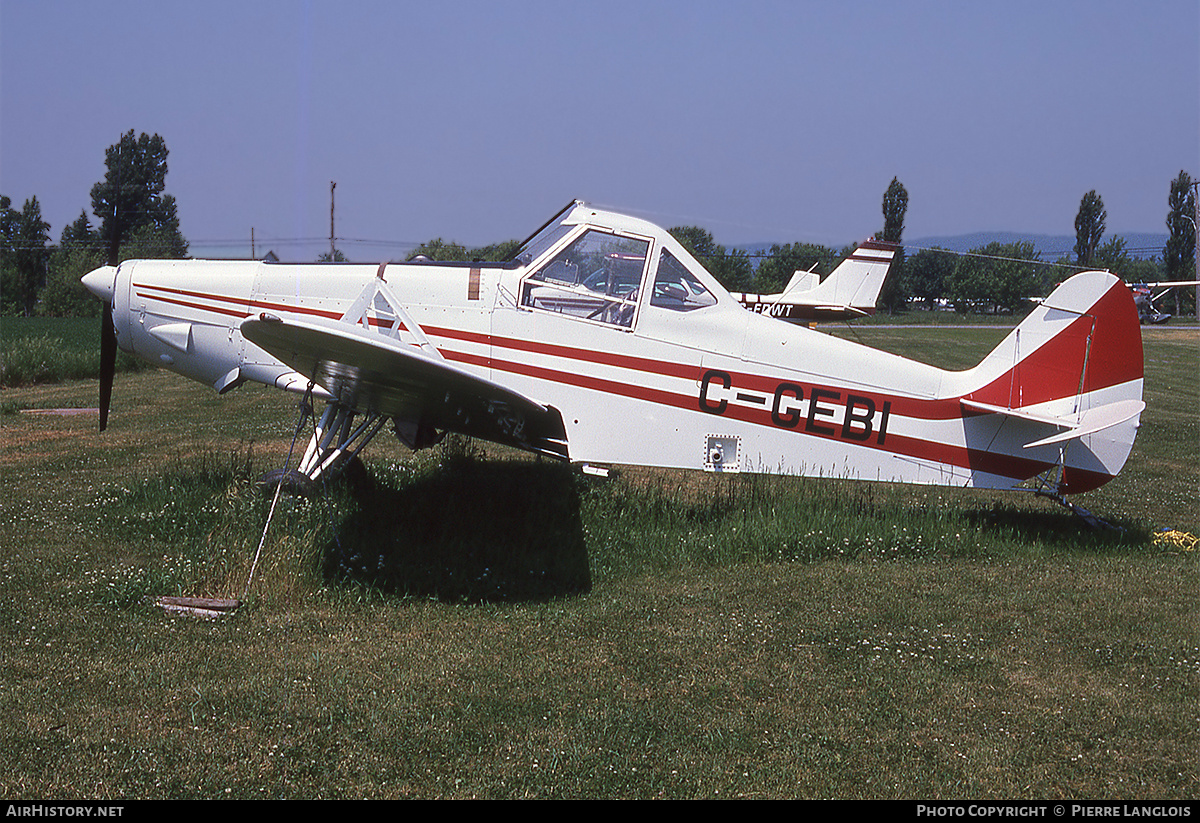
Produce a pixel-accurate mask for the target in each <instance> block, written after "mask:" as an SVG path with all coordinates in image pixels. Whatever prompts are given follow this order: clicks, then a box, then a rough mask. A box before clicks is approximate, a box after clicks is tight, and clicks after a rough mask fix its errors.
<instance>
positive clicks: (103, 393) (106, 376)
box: [100, 301, 117, 431]
mask: <svg viewBox="0 0 1200 823" xmlns="http://www.w3.org/2000/svg"><path fill="white" fill-rule="evenodd" d="M112 308H113V306H112V303H111V302H109V301H105V303H104V322H103V325H102V326H101V330H100V431H104V429H105V428H106V427H107V426H108V406H109V403H110V402H111V401H112V387H113V375H114V373H115V372H116V370H117V329H116V327H115V326H114V325H113V319H112Z"/></svg>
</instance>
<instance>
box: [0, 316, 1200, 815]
mask: <svg viewBox="0 0 1200 823" xmlns="http://www.w3.org/2000/svg"><path fill="white" fill-rule="evenodd" d="M1003 333H1004V330H1002V329H988V330H967V329H937V330H914V329H885V328H880V329H856V331H855V332H854V334H856V335H858V336H859V338H860V339H862V340H863V341H864V342H867V343H870V344H872V345H879V346H881V347H883V348H889V349H892V350H896V351H899V352H900V353H902V354H906V355H908V356H914V357H918V358H929V359H932V360H933V362H946V363H951V364H952V365H953V364H955V363H956V364H957V365H961V366H966V365H969V364H970V363H972V362H974V361H975V360H977V359H978V357H979V356H980V355H981V354H982V353H983V352H984V351H986V350H987V349H988V348H990V347H991V346H992V345H994V343H995V342H996V341H997V340H998V339H999V337H1001V336H1002V335H1003ZM1145 337H1146V363H1147V389H1146V396H1147V402H1148V404H1149V407H1148V409H1147V412H1146V414H1145V415H1144V417H1143V421H1144V425H1143V427H1142V430H1141V432H1140V434H1139V439H1138V443H1137V445H1136V446H1135V450H1134V453H1133V455H1132V456H1131V459H1130V462H1129V464H1128V466H1127V468H1126V470H1125V472H1123V473H1122V475H1121V476H1120V477H1119V478H1118V479H1117V480H1116V481H1114V482H1113V483H1110V484H1109V485H1108V486H1106V487H1104V488H1103V489H1101V490H1099V491H1097V492H1095V493H1091V494H1089V495H1084V496H1083V498H1082V499H1081V500H1080V501H1079V502H1080V503H1081V504H1082V505H1084V506H1085V507H1087V508H1089V509H1090V510H1092V511H1094V512H1095V513H1096V514H1098V515H1100V516H1103V517H1106V518H1107V519H1109V520H1112V521H1114V522H1117V523H1119V524H1121V525H1122V526H1124V527H1125V529H1126V530H1125V532H1124V533H1123V534H1102V533H1096V532H1093V531H1091V530H1090V529H1088V528H1087V527H1086V526H1085V525H1084V524H1083V523H1082V522H1081V521H1080V520H1079V519H1077V518H1074V517H1073V516H1071V515H1070V514H1069V513H1067V512H1065V511H1064V510H1062V509H1060V508H1059V507H1057V506H1055V505H1053V504H1051V503H1047V502H1046V501H1043V500H1037V499H1034V498H1027V497H1023V496H1013V495H1002V494H991V493H985V492H974V491H963V490H946V489H925V488H916V487H905V486H890V485H874V484H856V483H845V482H838V481H815V480H803V479H796V478H766V477H750V476H743V477H734V478H729V477H717V476H712V475H703V474H695V473H675V472H652V471H645V470H632V469H630V470H626V471H624V472H622V473H621V474H620V476H619V477H617V478H613V479H609V480H598V479H595V478H585V477H583V476H581V475H579V474H577V473H575V472H573V471H571V470H569V469H567V468H565V467H562V466H558V465H554V464H549V463H545V462H537V461H532V460H528V459H525V458H524V457H522V456H519V455H514V454H511V453H507V452H499V451H493V450H490V449H488V450H483V449H481V448H480V447H478V446H477V445H476V444H471V443H463V442H462V441H451V442H450V443H449V445H448V446H447V447H445V448H439V449H437V450H433V451H431V452H426V453H422V454H421V455H418V456H415V457H413V456H409V455H407V454H406V453H405V452H404V450H403V449H401V448H400V447H399V446H397V445H395V444H394V443H388V442H386V440H385V439H384V438H383V437H382V436H381V438H380V440H379V441H378V442H377V443H376V444H374V445H373V446H372V448H371V449H370V452H369V456H370V460H369V465H370V468H371V470H372V474H373V476H374V485H372V486H366V487H362V486H360V487H358V488H356V489H353V490H350V489H340V490H336V491H332V492H331V493H330V494H329V495H326V496H318V497H316V498H313V499H310V500H291V499H288V500H285V501H284V503H283V504H282V506H281V508H280V509H279V510H278V511H277V513H276V516H275V521H274V522H273V524H272V528H271V531H270V533H269V535H268V540H267V541H266V544H265V546H264V553H263V558H262V560H261V561H260V564H259V567H258V569H257V571H256V577H255V585H254V587H253V588H252V589H251V591H250V596H249V602H248V604H247V606H245V607H244V608H243V609H241V610H239V611H238V612H237V613H236V614H234V615H232V616H230V617H227V618H222V619H220V620H202V619H196V618H191V617H179V616H171V615H168V614H165V613H163V612H161V611H158V610H157V609H155V608H154V607H153V606H151V605H148V604H147V601H146V598H147V596H152V595H159V594H189V595H217V596H235V597H240V596H242V594H243V591H244V587H245V584H246V581H247V577H248V572H249V568H250V564H251V561H252V558H253V555H254V552H255V549H256V548H257V545H258V541H259V538H260V535H261V528H262V524H263V522H264V519H265V516H266V511H267V506H268V501H267V500H265V499H264V498H263V497H262V495H261V494H260V493H259V492H258V490H257V488H256V484H255V479H256V478H257V476H258V474H259V473H261V472H262V471H265V470H266V469H267V468H272V467H275V466H277V465H279V464H280V463H281V462H282V460H283V458H284V455H285V454H286V452H287V449H288V445H289V441H290V437H291V433H292V427H293V424H294V413H295V409H294V406H295V399H294V398H290V397H287V396H284V395H282V394H280V393H276V392H269V391H266V390H261V389H255V388H250V387H247V388H243V389H240V390H238V391H236V392H232V393H231V394H229V395H226V396H225V397H217V396H215V394H213V393H212V392H211V391H209V390H207V389H206V388H204V387H200V386H195V385H193V384H190V383H187V382H185V381H183V380H182V379H180V378H178V377H175V376H173V375H169V374H164V373H160V372H146V373H140V374H132V375H122V376H120V377H118V380H117V385H116V387H115V392H114V404H113V417H112V419H111V422H110V428H109V430H108V431H107V432H105V433H104V434H103V435H100V434H97V433H96V432H95V425H96V420H95V418H94V417H89V416H87V415H83V416H56V415H32V414H24V413H21V414H7V415H3V416H0V444H2V446H0V491H2V493H3V495H2V498H0V518H2V522H3V524H4V526H3V529H0V546H2V551H0V637H2V638H3V640H2V642H3V644H4V647H5V648H6V649H7V650H8V651H7V652H6V653H5V655H4V662H3V665H2V666H0V708H2V710H3V713H4V716H5V718H6V722H5V723H4V724H3V725H0V796H3V797H4V798H6V799H18V798H29V797H34V796H37V797H42V798H46V797H52V798H54V797H67V796H70V797H76V798H116V797H130V798H137V797H239V798H240V797H268V798H276V797H445V798H451V797H488V798H515V797H630V798H649V797H664V798H686V797H883V798H905V797H908V798H995V799H1013V798H1067V797H1074V798H1079V797H1092V798H1131V799H1139V798H1153V799H1164V798H1167V799H1170V798H1179V799H1186V798H1193V797H1195V796H1196V795H1197V792H1198V791H1200V779H1198V777H1197V772H1196V769H1195V762H1196V752H1197V751H1198V750H1200V733H1198V731H1197V730H1198V728H1200V724H1198V723H1197V720H1198V717H1197V708H1198V704H1197V698H1196V695H1197V694H1198V691H1197V686H1200V638H1198V636H1197V624H1196V618H1195V614H1196V600H1197V597H1196V592H1197V583H1198V582H1200V580H1198V575H1197V564H1196V552H1195V551H1194V550H1188V546H1187V545H1185V544H1182V543H1173V542H1169V541H1163V540H1161V539H1160V538H1158V537H1157V536H1156V532H1157V531H1158V530H1159V529H1161V528H1164V527H1170V528H1173V529H1175V530H1177V531H1178V532H1183V533H1191V534H1200V523H1198V522H1197V520H1198V515H1197V506H1196V505H1195V504H1196V499H1197V496H1196V490H1197V480H1198V478H1200V469H1198V468H1197V466H1196V463H1195V443H1196V442H1197V437H1196V435H1197V423H1196V420H1197V408H1198V406H1197V399H1198V397H1197V395H1198V384H1200V381H1198V374H1197V352H1198V351H1200V336H1198V333H1197V332H1196V331H1195V330H1174V329H1167V330H1147V331H1146V333H1145ZM952 358H958V360H957V361H953V362H952ZM95 391H96V387H95V382H94V381H74V382H65V383H60V384H57V385H53V386H40V387H32V388H22V389H10V390H6V391H5V392H3V393H2V394H0V399H7V398H8V397H13V398H14V400H13V402H15V403H16V404H17V405H19V406H20V407H21V408H43V409H44V408H59V407H87V406H89V405H94V402H95V401H94V397H95Z"/></svg>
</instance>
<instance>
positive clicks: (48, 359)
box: [0, 317, 152, 388]
mask: <svg viewBox="0 0 1200 823" xmlns="http://www.w3.org/2000/svg"><path fill="white" fill-rule="evenodd" d="M149 368H152V367H151V366H150V364H148V363H146V362H145V361H143V360H139V359H138V358H135V357H133V356H131V355H128V354H126V353H125V352H118V354H117V371H118V372H128V371H142V370H144V369H149ZM99 375H100V320H98V319H96V318H86V317H85V318H74V317H72V318H61V317H5V318H3V320H2V321H0V388H12V387H16V386H32V385H36V384H42V383H59V382H62V381H64V380H81V379H95V378H97V377H99Z"/></svg>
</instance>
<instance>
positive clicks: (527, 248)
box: [512, 202, 576, 266]
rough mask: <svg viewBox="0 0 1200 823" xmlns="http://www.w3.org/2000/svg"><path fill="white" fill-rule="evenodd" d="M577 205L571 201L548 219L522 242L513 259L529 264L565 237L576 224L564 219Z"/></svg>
mask: <svg viewBox="0 0 1200 823" xmlns="http://www.w3.org/2000/svg"><path fill="white" fill-rule="evenodd" d="M575 205H576V204H575V203H574V202H571V203H570V204H569V205H568V206H567V207H566V208H565V209H562V210H561V211H560V212H559V213H558V214H556V215H554V216H553V217H551V218H550V219H549V220H547V221H546V223H545V224H544V225H543V226H542V227H541V228H540V229H538V230H537V231H536V232H534V233H533V235H532V236H531V237H529V238H528V239H527V240H526V241H525V242H524V243H522V244H521V248H519V249H517V253H516V254H514V255H513V258H512V259H513V260H516V261H517V262H518V263H520V264H521V265H523V266H528V265H529V264H530V263H532V262H533V261H534V260H537V259H538V258H539V257H541V256H542V255H543V254H545V253H546V250H547V249H549V248H550V247H552V246H553V245H554V244H555V243H557V242H558V241H559V240H561V239H562V238H563V237H565V236H566V235H567V234H568V233H569V232H570V231H571V229H573V228H575V225H574V224H566V223H563V219H564V218H565V217H566V216H567V214H569V213H570V211H571V209H573V208H574V207H575Z"/></svg>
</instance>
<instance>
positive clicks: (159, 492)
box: [95, 449, 1151, 606]
mask: <svg viewBox="0 0 1200 823" xmlns="http://www.w3.org/2000/svg"><path fill="white" fill-rule="evenodd" d="M262 469H263V467H261V466H260V467H258V468H255V467H254V466H253V464H252V460H251V458H250V456H249V455H248V454H245V455H241V454H239V455H233V456H230V457H229V458H228V460H227V461H224V462H215V461H213V460H212V459H203V460H201V461H200V462H199V463H196V464H193V465H184V464H179V465H176V466H174V467H172V468H171V469H170V470H169V471H167V472H166V473H165V474H164V475H163V476H161V477H154V478H147V479H144V480H141V481H139V482H137V483H134V484H120V485H114V486H111V487H107V488H105V489H104V490H103V491H102V492H101V493H100V494H99V495H98V497H97V499H96V502H95V507H96V508H97V509H99V510H102V511H103V512H104V523H105V524H106V525H105V528H106V529H109V530H111V532H112V536H113V537H114V538H116V539H119V540H122V541H125V542H126V543H129V544H132V545H145V546H170V547H172V551H171V553H170V554H167V555H163V556H161V557H152V558H150V559H149V561H148V562H147V563H146V564H145V565H143V566H142V571H141V572H140V573H139V575H140V576H136V577H133V578H127V577H122V579H121V580H119V581H113V582H112V583H111V585H110V584H107V583H106V584H105V587H104V591H105V592H106V594H105V595H104V599H105V600H106V601H107V602H110V603H112V604H116V605H124V606H129V605H135V604H137V603H139V602H141V601H142V600H144V599H145V598H146V597H147V596H149V595H152V594H160V595H161V594H184V595H195V596H240V595H241V593H242V588H241V587H242V586H244V583H245V581H246V580H247V579H248V571H249V562H250V558H251V557H252V556H253V554H254V553H255V549H256V546H257V543H258V540H259V538H260V532H259V528H261V525H262V524H263V523H264V522H265V520H266V514H267V501H266V499H265V495H264V493H263V491H262V489H261V488H260V487H259V486H258V483H257V477H258V474H259V472H261V471H262ZM1126 526H1127V528H1126V529H1125V530H1124V531H1108V532H1101V531H1094V530H1092V529H1090V528H1089V527H1088V526H1087V525H1086V524H1085V523H1084V522H1083V521H1082V520H1081V519H1079V518H1077V517H1074V516H1073V515H1071V514H1070V513H1069V512H1067V511H1065V510H1062V511H1059V510H1057V509H1049V508H1047V507H1046V506H1045V505H1042V504H1040V503H1039V502H1038V501H1029V500H1024V499H1013V498H1000V499H996V500H994V501H991V502H988V501H980V502H977V504H976V505H974V506H963V505H944V501H943V499H942V493H941V492H940V491H938V490H929V491H925V490H911V489H907V490H904V491H902V492H900V493H897V492H896V491H895V490H893V489H890V488H889V487H885V486H879V485H878V484H870V483H864V482H854V481H838V480H817V479H810V478H798V477H772V476H760V475H738V476H728V475H725V476H722V475H709V474H703V473H680V472H670V473H651V472H644V473H637V472H632V471H631V472H629V473H628V474H624V475H620V476H617V477H614V478H609V479H601V478H595V477H591V476H587V475H583V474H581V473H579V472H577V471H575V470H573V469H572V468H571V467H569V466H565V465H562V464H559V463H555V462H546V461H537V460H530V459H525V458H518V457H512V456H503V455H501V456H498V457H497V456H494V457H488V456H486V455H484V454H483V453H482V452H474V453H469V454H463V453H461V452H450V451H447V450H445V449H439V450H435V451H434V452H432V453H430V454H429V455H427V456H426V457H424V458H422V459H418V460H413V461H408V462H403V463H377V464H375V466H374V476H373V477H371V478H370V479H369V481H365V482H364V481H360V482H358V483H356V484H354V485H352V486H351V485H349V484H339V485H338V486H336V487H334V488H330V489H325V490H322V491H321V492H319V493H318V494H316V495H315V496H313V497H312V498H299V497H287V496H285V497H284V504H283V506H282V508H281V509H280V510H279V511H278V512H277V514H276V516H275V520H274V521H272V524H271V531H270V533H269V535H268V537H269V538H270V541H269V542H268V544H267V547H268V548H267V552H266V556H267V557H268V558H269V560H268V566H267V568H266V569H265V570H264V571H263V572H260V573H259V576H258V578H257V583H256V588H255V591H254V592H253V594H254V595H256V596H257V597H258V598H259V599H265V600H273V601H278V600H280V599H281V598H282V599H284V600H287V599H290V598H292V597H294V596H295V595H297V594H299V593H302V592H305V591H307V592H309V593H311V592H313V591H315V590H317V589H320V588H323V587H327V586H333V587H335V588H336V587H346V586H350V587H358V588H361V589H363V590H366V591H379V592H389V593H394V594H401V595H408V596H419V597H434V598H437V599H440V600H445V601H454V602H459V601H461V602H483V601H491V602H500V601H507V600H521V601H530V600H544V599H548V598H554V597H558V596H563V595H570V594H574V593H578V592H582V591H587V590H589V589H590V588H591V586H592V583H593V581H594V580H604V581H612V580H614V579H619V578H627V577H631V576H640V575H645V574H653V573H662V572H673V571H678V570H698V569H710V568H718V567H731V566H737V565H745V564H767V563H778V562H795V561H800V562H806V563H812V562H817V561H828V560H838V561H866V562H887V561H894V560H923V559H925V560H927V559H935V558H943V559H944V558H976V559H981V558H989V557H992V558H995V557H1005V558H1012V557H1015V556H1024V557H1034V556H1046V555H1053V554H1063V553H1067V554H1078V553H1084V554H1096V553H1108V552H1113V551H1123V552H1129V551H1141V550H1151V545H1150V544H1151V541H1150V531H1151V530H1150V527H1149V526H1148V525H1145V524H1138V523H1135V522H1130V523H1127V524H1126Z"/></svg>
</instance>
